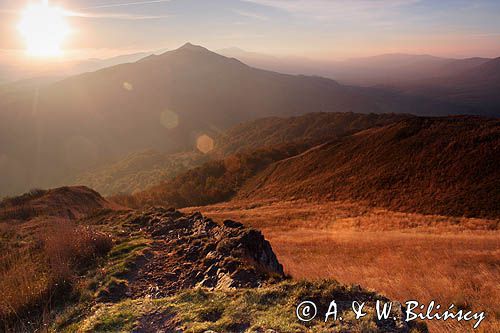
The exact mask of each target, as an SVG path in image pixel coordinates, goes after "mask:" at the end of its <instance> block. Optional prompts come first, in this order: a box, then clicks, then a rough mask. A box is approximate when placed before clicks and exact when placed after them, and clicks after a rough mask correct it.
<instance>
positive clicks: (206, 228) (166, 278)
mask: <svg viewBox="0 0 500 333" xmlns="http://www.w3.org/2000/svg"><path fill="white" fill-rule="evenodd" d="M131 224H132V225H135V226H136V227H137V228H141V229H142V230H144V231H146V232H147V233H149V234H150V235H151V236H152V238H153V239H154V242H153V244H152V247H151V250H150V251H149V252H148V254H147V256H146V260H144V263H142V264H140V265H138V266H139V267H138V269H137V271H136V272H134V274H133V276H132V277H131V278H130V284H129V285H130V293H131V294H132V295H134V296H151V297H153V298H158V297H164V296H166V295H171V294H173V293H174V292H176V291H178V290H180V289H187V288H191V287H194V286H202V287H207V288H214V289H227V288H242V287H259V286H261V285H263V284H265V283H266V282H267V281H269V280H270V279H272V280H281V279H282V278H283V277H284V274H283V266H282V265H281V264H280V263H279V262H278V259H277V258H276V255H275V254H274V252H273V250H272V248H271V245H270V244H269V242H268V241H267V240H265V239H264V236H263V235H262V234H261V233H260V231H257V230H255V229H249V228H245V227H244V226H243V225H242V224H241V223H238V222H234V221H225V222H224V223H223V224H222V225H219V224H217V223H215V222H214V221H212V220H211V219H209V218H206V217H204V216H203V215H202V214H200V213H194V214H192V215H189V216H186V215H184V214H182V213H180V212H179V211H176V210H174V209H164V208H154V209H150V210H148V211H146V212H143V213H141V214H139V215H137V216H134V217H132V219H131Z"/></svg>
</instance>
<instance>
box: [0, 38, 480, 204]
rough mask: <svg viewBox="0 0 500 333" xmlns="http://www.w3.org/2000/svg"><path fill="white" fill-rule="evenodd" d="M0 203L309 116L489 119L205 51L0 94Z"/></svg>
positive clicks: (188, 48)
mask: <svg viewBox="0 0 500 333" xmlns="http://www.w3.org/2000/svg"><path fill="white" fill-rule="evenodd" d="M0 109H1V110H2V112H0V143H1V144H2V146H1V151H0V172H1V173H2V175H5V177H2V178H1V179H0V195H6V194H14V193H20V192H23V191H26V190H28V189H29V188H32V187H48V186H56V185H62V184H65V183H66V182H68V181H69V180H70V179H73V178H74V177H75V176H76V175H78V174H81V173H82V172H84V171H87V170H89V169H95V168H98V167H99V166H102V165H104V164H106V163H110V162H112V161H115V160H117V159H118V158H119V157H121V156H124V155H128V154H131V153H136V152H140V151H144V150H148V149H153V150H156V151H158V152H168V153H175V152H181V151H186V150H188V151H191V150H192V149H193V147H196V143H197V140H198V138H200V137H201V136H203V135H205V138H208V139H207V140H208V141H209V143H210V141H211V140H212V139H213V138H215V137H216V136H217V135H218V134H220V133H223V132H224V131H225V130H226V129H227V128H229V127H231V126H233V125H236V124H238V123H240V122H244V121H248V120H253V119H257V118H262V117H269V116H294V115H301V114H305V113H309V112H320V111H323V112H324V111H326V112H356V113H391V112H393V113H411V114H417V115H447V114H462V113H483V111H482V110H481V109H477V110H476V109H475V108H473V107H463V106H460V105H459V104H452V103H449V102H448V101H436V100H435V99H429V98H427V97H425V96H424V97H422V96H418V97H414V96H407V95H406V94H401V93H399V92H393V91H386V90H383V89H379V88H360V87H353V86H345V85H342V84H339V83H338V82H336V81H333V80H330V79H326V78H321V77H314V76H304V75H287V74H280V73H276V72H271V71H266V70H260V69H256V68H253V67H250V66H248V65H246V64H244V63H242V62H240V61H239V60H236V59H231V58H227V57H224V56H221V55H219V54H216V53H214V52H211V51H209V50H207V49H205V48H203V47H200V46H195V45H192V44H189V43H188V44H186V45H184V46H183V47H181V48H179V49H177V50H174V51H169V52H166V53H163V54H161V55H150V56H147V57H145V58H142V59H141V60H139V61H137V62H134V63H127V64H121V65H116V66H112V67H109V68H105V69H102V70H99V71H96V72H92V73H86V74H81V75H77V76H73V77H70V78H68V79H64V80H62V81H58V82H54V83H48V84H44V85H37V84H27V85H23V84H21V85H17V86H15V88H12V86H4V87H1V88H0Z"/></svg>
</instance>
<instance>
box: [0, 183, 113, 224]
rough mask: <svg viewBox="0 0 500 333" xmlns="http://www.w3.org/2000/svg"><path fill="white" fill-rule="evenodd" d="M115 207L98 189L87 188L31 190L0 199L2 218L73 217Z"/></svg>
mask: <svg viewBox="0 0 500 333" xmlns="http://www.w3.org/2000/svg"><path fill="white" fill-rule="evenodd" d="M114 207H116V205H115V204H112V203H110V202H108V201H107V200H106V199H104V198H103V197H102V196H101V195H100V194H99V193H97V192H96V191H94V190H92V189H90V188H87V187H84V186H74V187H61V188H56V189H50V190H32V191H31V192H28V193H25V194H23V195H21V196H18V197H12V198H5V199H4V200H2V201H0V221H4V220H30V219H32V218H35V217H37V216H43V217H58V218H64V219H70V220H74V219H77V218H81V217H83V216H86V215H88V214H92V213H93V212H95V211H98V210H102V209H110V208H114Z"/></svg>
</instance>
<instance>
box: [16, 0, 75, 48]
mask: <svg viewBox="0 0 500 333" xmlns="http://www.w3.org/2000/svg"><path fill="white" fill-rule="evenodd" d="M17 28H18V30H19V32H20V33H21V35H22V36H23V38H24V40H25V43H26V50H27V52H28V54H29V55H32V56H36V57H55V56H60V55H62V49H61V45H62V43H63V42H64V40H65V39H66V37H67V36H68V34H69V33H70V29H69V26H68V24H67V22H66V15H65V11H64V10H63V9H62V8H60V7H55V6H51V5H50V4H49V2H48V1H47V0H46V1H42V2H41V3H37V4H30V5H28V6H27V7H26V8H25V9H24V10H23V12H22V16H21V21H20V22H19V25H18V26H17Z"/></svg>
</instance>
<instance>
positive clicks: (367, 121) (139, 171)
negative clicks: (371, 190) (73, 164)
mask: <svg viewBox="0 0 500 333" xmlns="http://www.w3.org/2000/svg"><path fill="white" fill-rule="evenodd" d="M408 117H410V116H409V115H398V114H373V113H372V114H356V113H350V112H349V113H335V112H332V113H310V114H306V115H303V116H298V117H289V118H280V117H270V118H262V119H258V120H255V121H249V122H244V123H241V124H239V125H236V126H233V127H231V128H230V129H229V130H227V131H225V132H223V133H220V134H218V135H217V136H215V137H214V146H213V150H212V151H210V152H208V153H207V154H203V153H201V152H200V151H198V150H196V151H188V152H184V153H173V154H170V153H164V152H158V151H153V150H148V151H144V152H139V153H132V154H130V155H128V156H126V157H125V158H123V159H118V160H117V161H115V162H112V163H109V164H105V165H103V166H100V167H97V168H94V169H92V170H90V171H87V172H85V173H82V174H80V175H78V176H77V177H75V178H74V179H72V180H70V181H69V183H71V184H75V185H85V186H88V187H91V188H95V189H96V190H97V191H99V193H102V194H103V195H115V194H119V193H121V194H126V193H134V192H139V191H141V190H146V189H147V188H149V187H152V186H155V185H158V184H160V183H163V182H166V181H168V180H169V179H171V178H174V177H175V176H177V175H179V174H182V173H183V172H186V171H187V170H189V169H192V168H194V167H197V166H200V165H202V164H203V163H205V162H208V161H210V160H215V161H216V160H223V159H225V158H226V157H229V156H230V155H231V154H233V153H237V152H245V151H247V152H248V151H251V150H256V149H260V148H264V149H265V148H271V147H276V146H279V145H285V144H288V145H289V144H293V143H296V144H298V145H302V146H304V147H306V146H307V147H309V146H311V145H313V144H314V143H316V142H322V141H323V140H325V139H332V138H336V137H339V136H344V135H347V134H351V133H354V132H356V131H360V130H363V129H367V128H370V127H373V126H382V125H386V124H389V123H393V122H397V121H399V120H402V119H406V118H408ZM215 163H216V162H215ZM179 187H180V185H179V186H175V188H179ZM176 202H179V201H176Z"/></svg>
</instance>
